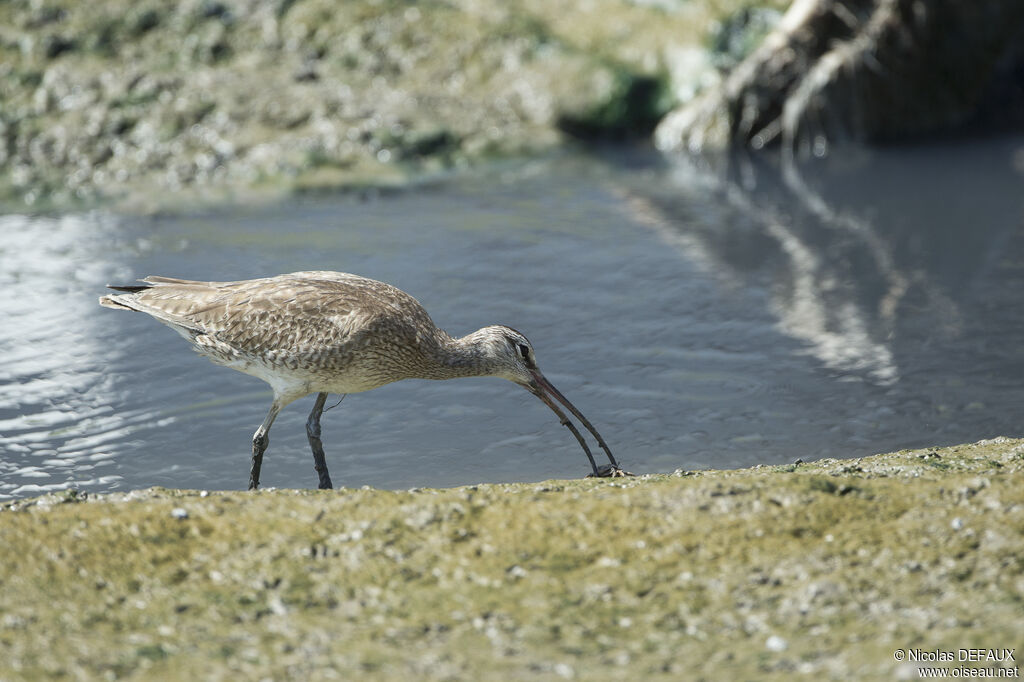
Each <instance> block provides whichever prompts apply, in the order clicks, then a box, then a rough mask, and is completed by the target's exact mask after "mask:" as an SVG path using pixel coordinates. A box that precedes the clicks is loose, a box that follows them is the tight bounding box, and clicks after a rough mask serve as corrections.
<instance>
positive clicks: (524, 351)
mask: <svg viewBox="0 0 1024 682" xmlns="http://www.w3.org/2000/svg"><path fill="white" fill-rule="evenodd" d="M519 354H520V355H521V356H522V357H523V360H529V359H530V347H529V346H527V345H526V344H524V343H521V344H519Z"/></svg>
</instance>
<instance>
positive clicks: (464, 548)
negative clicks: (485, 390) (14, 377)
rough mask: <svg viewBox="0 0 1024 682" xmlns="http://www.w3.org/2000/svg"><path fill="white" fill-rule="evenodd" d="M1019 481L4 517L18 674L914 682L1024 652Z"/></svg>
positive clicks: (236, 502) (51, 505) (898, 470)
mask: <svg viewBox="0 0 1024 682" xmlns="http://www.w3.org/2000/svg"><path fill="white" fill-rule="evenodd" d="M1022 475H1024V440H1012V439H1005V438H998V439H994V440H990V441H982V442H980V443H977V444H973V445H964V446H956V447H951V448H939V449H934V450H918V451H903V452H900V453H895V454H888V455H878V456H874V457H867V458H863V459H858V460H848V461H837V460H823V461H820V462H815V463H811V464H802V463H800V464H793V465H788V466H777V467H755V468H753V469H746V470H735V471H703V472H683V471H679V472H676V473H674V474H671V475H663V476H650V477H644V478H639V479H632V480H614V481H609V480H578V481H549V482H546V483H540V484H518V485H481V486H472V487H464V488H455V489H450V490H412V491H408V492H387V491H379V490H370V489H365V490H339V491H333V492H330V491H324V492H317V491H292V490H281V491H274V490H266V491H260V492H259V493H256V494H249V493H241V492H230V493H225V492H209V493H203V492H198V491H174V490H165V489H151V490H145V491H138V492H133V493H128V494H112V495H103V496H97V497H89V498H87V499H82V498H81V497H80V496H75V495H73V494H70V493H67V494H62V495H53V496H46V497H42V498H36V499H33V500H24V501H19V502H15V503H9V504H7V505H5V506H4V507H3V508H2V509H3V511H0V544H2V546H3V552H4V557H5V559H4V561H3V562H2V564H0V586H2V589H0V613H2V614H3V615H2V617H0V653H2V655H0V677H3V678H5V679H18V678H38V677H42V676H64V677H70V678H95V677H103V676H107V677H110V678H132V677H139V678H141V677H145V678H148V679H157V678H159V679H172V680H173V679H190V678H194V677H196V676H199V677H202V678H204V679H229V678H237V677H245V678H247V679H258V678H274V679H283V678H286V677H290V678H297V679H334V678H339V679H351V678H353V677H354V676H365V677H368V678H371V679H377V678H398V677H399V676H401V677H406V678H408V677H413V678H416V679H482V680H487V679H495V680H496V679H510V678H512V677H524V676H536V677H537V678H538V679H572V678H578V679H621V680H627V679H639V678H643V679H682V678H685V679H722V678H723V677H726V678H731V679H754V678H756V679H791V677H792V675H793V674H794V673H803V674H811V675H814V676H815V677H817V678H820V679H898V678H900V677H903V676H908V677H909V678H916V668H915V666H913V665H912V664H900V663H898V662H897V661H896V660H895V659H894V651H895V650H897V649H901V650H907V649H911V648H920V649H924V650H934V649H942V650H945V649H954V650H955V649H958V648H968V647H971V648H986V649H987V648H996V647H1006V648H1009V647H1016V646H1018V645H1019V638H1020V595H1021V593H1022V592H1024V564H1022V563H1021V561H1020V557H1021V556H1022V555H1024V486H1022V485H1021V480H1022ZM968 665H972V666H973V667H984V665H995V664H982V663H976V664H968ZM1007 665H1010V666H1012V665H1017V664H1015V663H1012V662H1011V663H1008V664H1007Z"/></svg>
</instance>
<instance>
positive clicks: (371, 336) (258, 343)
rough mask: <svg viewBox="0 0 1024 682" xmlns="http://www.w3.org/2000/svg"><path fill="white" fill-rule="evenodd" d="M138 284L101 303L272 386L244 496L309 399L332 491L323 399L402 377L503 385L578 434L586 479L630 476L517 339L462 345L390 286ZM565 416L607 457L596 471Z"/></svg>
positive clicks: (322, 474) (320, 467)
mask: <svg viewBox="0 0 1024 682" xmlns="http://www.w3.org/2000/svg"><path fill="white" fill-rule="evenodd" d="M139 281H140V282H141V284H134V285H127V286H113V285H108V288H110V289H113V290H115V291H119V292H123V293H120V294H111V295H107V296H103V297H101V298H100V305H103V306H106V307H108V308H116V309H122V310H135V311H138V312H143V313H146V314H148V315H151V316H153V317H155V318H156V319H157V320H159V321H160V322H163V323H164V324H166V325H167V326H169V327H171V328H172V329H174V330H175V331H176V332H178V333H179V334H181V335H182V336H183V337H184V338H185V339H187V340H188V341H189V342H190V343H191V344H192V346H193V347H194V348H195V350H196V351H198V352H199V353H200V354H202V355H205V356H206V357H207V358H209V359H210V360H212V361H213V362H215V363H216V364H219V365H224V366H225V367H230V368H231V369H235V370H238V371H240V372H244V373H246V374H250V375H252V376H255V377H259V378H260V379H262V380H263V381H265V382H267V383H268V384H270V387H271V388H272V389H273V391H274V400H273V402H272V403H271V405H270V411H269V412H268V413H267V417H266V419H264V420H263V423H262V424H260V427H259V428H258V429H256V433H255V435H253V438H252V468H251V470H250V473H249V489H250V490H252V489H255V488H256V487H257V486H259V482H260V467H261V465H262V463H263V453H264V452H265V451H266V449H267V445H268V443H269V442H270V439H269V436H268V434H269V432H270V426H271V425H272V424H273V423H274V418H275V417H277V414H278V413H279V412H280V411H281V409H282V408H283V407H284V406H285V405H287V404H288V403H291V402H292V401H295V400H298V399H299V398H302V397H303V396H306V395H309V394H310V393H317V397H316V402H315V403H314V405H313V411H312V412H311V413H310V415H309V419H308V420H307V421H306V436H307V437H308V438H309V444H310V447H311V448H312V450H313V464H314V468H315V469H316V472H317V474H318V476H319V478H320V487H321V488H330V487H331V477H330V475H329V474H328V473H327V462H326V460H325V457H324V450H323V444H322V443H321V441H320V416H321V414H322V413H323V410H324V403H325V401H326V400H327V395H328V394H329V393H340V394H342V395H344V394H348V393H359V392H361V391H368V390H370V389H372V388H377V387H378V386H383V385H384V384H389V383H391V382H392V381H398V380H400V379H455V378H458V377H477V376H496V377H503V378H505V379H508V380H510V381H512V382H515V383H517V384H519V385H520V386H522V387H524V388H525V389H526V390H528V391H529V392H530V393H532V394H533V395H535V396H537V397H538V398H540V399H541V400H542V401H544V404H545V405H547V406H548V407H550V408H551V409H552V410H553V411H554V412H555V414H556V415H558V418H559V420H560V421H561V422H562V424H563V425H565V426H566V427H568V429H569V430H570V431H572V434H573V435H574V436H576V440H578V441H579V443H580V445H581V446H582V447H583V451H584V452H585V453H586V455H587V458H588V459H589V460H590V466H591V468H592V469H593V474H591V475H593V476H628V475H630V474H628V472H625V471H623V470H622V469H621V468H620V467H619V464H618V462H616V461H615V457H614V456H613V455H612V453H611V450H609V449H608V446H607V445H606V444H605V442H604V439H603V438H601V434H599V433H598V432H597V429H595V428H594V427H593V425H592V424H591V423H590V422H589V421H588V420H587V418H586V417H584V416H583V414H582V413H581V412H580V411H579V410H577V409H576V408H575V407H574V406H573V404H572V403H570V402H569V400H568V399H567V398H566V397H565V396H563V395H562V394H561V393H560V392H559V391H558V390H557V389H556V388H555V387H554V386H552V385H551V382H549V381H548V380H547V379H546V378H544V375H543V374H541V371H540V369H538V367H537V362H536V359H535V356H534V352H533V346H532V345H530V342H529V341H528V340H527V339H526V337H525V336H523V335H522V334H520V333H519V332H517V331H516V330H514V329H512V328H511V327H504V326H500V325H496V326H491V327H484V328H483V329H479V330H477V331H475V332H473V333H472V334H468V335H466V336H463V337H462V338H460V339H456V338H452V337H451V336H449V335H448V334H447V333H445V332H444V331H442V330H441V329H438V328H437V327H436V326H435V325H434V322H433V321H432V320H431V319H430V315H428V314H427V311H426V310H424V308H423V306H422V305H420V303H419V301H417V300H416V299H415V298H413V297H412V296H410V295H409V294H407V293H405V292H404V291H402V290H401V289H397V288H395V287H393V286H391V285H390V284H385V283H384V282H378V281H376V280H372V279H367V278H365V277H359V276H357V275H350V274H347V273H342V272H295V273H292V274H290V275H278V276H277V277H266V278H262V279H250V280H243V281H238V282H194V281H190V280H184V279H173V278H170V277H146V278H145V279H142V280H139ZM556 400H557V401H558V402H559V403H561V404H562V405H563V406H565V408H566V409H568V410H569V412H571V413H572V414H573V415H574V416H575V417H576V418H577V419H579V420H580V422H581V423H582V424H583V426H584V427H586V428H587V429H588V430H589V431H590V433H592V434H593V435H594V438H596V439H597V443H598V445H600V446H601V448H602V449H604V452H605V454H606V455H607V456H608V461H609V462H610V464H605V465H602V466H600V467H598V466H597V464H596V463H595V462H594V456H593V455H592V454H591V452H590V448H589V447H588V446H587V442H586V441H585V440H584V438H583V436H582V435H581V434H580V432H579V430H578V429H577V428H576V426H575V425H574V424H573V423H572V421H570V420H569V418H568V417H567V416H566V415H565V413H564V412H562V410H561V409H559V407H558V405H557V404H556V402H555V401H556Z"/></svg>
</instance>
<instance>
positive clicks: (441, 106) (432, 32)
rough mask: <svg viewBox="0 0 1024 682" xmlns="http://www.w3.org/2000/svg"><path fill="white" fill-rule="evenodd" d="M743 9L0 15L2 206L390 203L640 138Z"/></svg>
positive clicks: (43, 1)
mask: <svg viewBox="0 0 1024 682" xmlns="http://www.w3.org/2000/svg"><path fill="white" fill-rule="evenodd" d="M747 4H748V3H747V2H746V1H745V0H718V1H717V2H713V3H690V2H680V3H638V2H631V1H628V0H598V1H596V2H592V3H578V2H569V1H567V0H559V1H558V2H540V1H539V0H515V1H514V2H503V3H493V2H479V1H477V0H459V1H457V2H421V3H409V2H390V1H389V2H382V1H380V0H360V1H358V2H346V3H335V2H329V1H328V0H301V1H298V0H296V1H293V0H278V1H276V2H258V3H251V2H241V1H240V0H188V1H186V2H180V3H171V4H168V3H161V2H156V1H155V0H143V1H141V2H139V1H136V0H107V1H106V2H103V3H100V4H97V5H95V6H93V5H88V4H83V3H80V2H76V1H75V0H12V1H10V2H5V3H0V76H2V77H0V100H2V101H3V103H4V106H3V108H2V111H0V200H3V201H8V202H14V203H19V204H22V205H24V204H29V205H32V206H33V207H34V208H36V209H38V208H41V207H44V206H51V205H53V206H60V205H66V204H69V203H72V202H85V203H88V202H91V201H96V200H101V199H103V198H121V199H124V198H125V197H128V198H131V197H134V196H137V195H145V196H147V197H151V198H152V200H154V201H155V200H156V198H155V197H159V196H164V195H166V194H167V192H168V191H172V192H174V193H182V192H184V193H186V194H187V193H190V192H195V191H196V188H204V190H205V191H213V190H212V188H220V189H221V190H226V189H228V188H239V187H240V188H253V187H255V188H266V187H268V186H272V187H275V188H281V189H283V190H285V191H287V190H288V189H289V188H292V187H296V188H298V189H300V190H308V189H314V190H316V189H320V188H326V187H352V186H356V187H358V186H363V185H365V184H375V183H378V182H379V183H381V184H385V185H388V184H391V183H395V182H403V181H406V180H407V179H408V178H415V177H418V176H419V175H420V174H421V173H424V172H426V173H435V172H438V171H439V170H444V169H452V168H456V169H457V168H464V167H465V166H467V165H470V164H473V163H479V162H481V161H484V160H487V159H491V158H494V157H510V156H523V155H531V154H535V153H538V152H546V151H549V150H551V149H552V148H554V147H556V146H558V145H561V144H563V143H564V142H565V141H566V135H565V130H566V129H568V130H570V131H572V133H573V134H577V135H583V136H585V137H594V136H598V137H600V136H606V135H610V136H613V137H624V136H630V135H634V136H635V135H644V134H646V133H647V132H648V131H649V130H650V128H651V127H652V126H653V125H654V122H655V121H656V119H657V118H658V117H660V115H661V113H663V112H664V111H666V110H667V109H668V107H669V106H670V105H671V104H672V103H673V102H672V100H671V97H672V93H671V91H670V88H669V85H668V81H669V71H670V67H671V63H672V61H673V56H672V55H673V54H674V52H675V51H677V50H679V49H681V48H685V47H687V46H690V47H691V48H693V49H696V50H702V49H703V48H701V47H700V45H701V44H702V42H703V41H704V40H705V34H706V33H707V32H708V30H709V27H710V26H712V25H713V22H714V20H715V19H717V18H721V17H727V16H730V15H731V14H733V13H734V12H736V11H737V9H738V8H740V7H745V6H746V5H747ZM709 68H710V67H709ZM281 189H279V191H281Z"/></svg>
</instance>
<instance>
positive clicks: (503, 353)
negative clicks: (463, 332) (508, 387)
mask: <svg viewBox="0 0 1024 682" xmlns="http://www.w3.org/2000/svg"><path fill="white" fill-rule="evenodd" d="M471 336H473V337H475V338H474V345H475V346H476V348H477V350H478V352H479V353H480V354H481V355H482V356H483V358H484V361H485V362H486V364H487V369H488V373H489V374H490V375H491V376H496V377H501V378H502V379H508V380H509V381H513V382H515V383H517V384H519V385H520V386H524V387H526V388H529V387H530V385H531V384H532V383H535V382H536V380H537V376H538V375H540V376H543V375H541V374H540V369H538V367H537V357H536V355H534V352H533V344H531V343H530V340H529V339H527V338H526V337H525V336H523V335H522V334H521V333H520V332H518V331H516V330H515V329H512V328H511V327H505V326H503V325H494V326H491V327H484V328H483V329H480V330H478V331H476V332H474V333H473V334H471Z"/></svg>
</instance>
